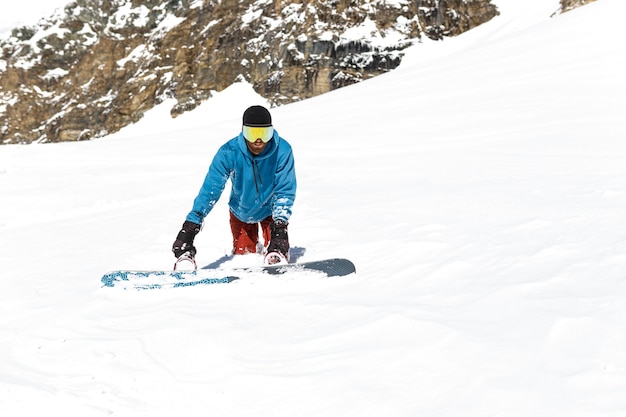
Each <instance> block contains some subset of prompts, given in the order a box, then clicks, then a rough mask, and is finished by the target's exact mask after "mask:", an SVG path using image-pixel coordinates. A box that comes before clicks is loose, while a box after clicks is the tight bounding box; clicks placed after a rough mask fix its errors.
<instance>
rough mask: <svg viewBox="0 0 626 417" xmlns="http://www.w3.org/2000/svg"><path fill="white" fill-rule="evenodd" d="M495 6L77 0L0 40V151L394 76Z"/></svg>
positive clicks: (476, 0) (436, 0) (462, 1)
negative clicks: (154, 116) (167, 111)
mask: <svg viewBox="0 0 626 417" xmlns="http://www.w3.org/2000/svg"><path fill="white" fill-rule="evenodd" d="M497 14H498V12H497V10H496V8H495V6H494V5H492V4H491V2H490V0H417V1H415V0H394V1H389V0H318V1H310V0H300V1H286V0H239V1H236V2H235V1H220V0H204V1H202V0H169V1H163V0H142V1H139V0H76V1H74V2H73V3H70V4H69V5H68V6H66V7H65V9H64V10H62V11H59V12H58V13H57V15H55V16H53V17H51V18H48V19H43V20H41V21H40V22H39V24H38V25H37V26H35V27H22V28H17V29H15V30H13V32H12V34H11V36H10V37H8V38H5V39H3V40H0V47H1V48H2V56H1V57H0V143H20V142H33V141H40V142H57V141H72V140H87V139H91V138H94V137H101V136H104V135H107V134H109V133H112V132H115V131H118V130H119V129H121V128H122V127H124V126H126V125H128V124H130V123H133V122H136V121H138V120H139V119H141V117H142V116H143V114H144V112H145V111H147V110H149V109H151V108H152V107H154V106H155V105H157V104H159V103H161V102H162V101H163V100H165V99H166V98H174V99H175V100H176V102H177V104H176V105H175V106H174V107H173V108H172V109H171V113H172V115H173V116H174V117H175V116H176V115H179V114H181V113H183V112H185V111H189V110H192V109H193V108H195V107H196V106H197V105H198V104H200V103H201V102H202V101H204V100H206V99H208V98H210V97H211V94H212V92H215V91H221V90H223V89H224V88H226V87H228V86H229V85H231V84H232V83H234V82H238V81H242V80H245V81H247V82H249V83H250V84H252V85H253V87H254V89H255V90H256V91H257V92H258V93H259V94H261V95H262V96H264V97H266V98H268V99H269V100H270V102H272V103H273V104H275V105H280V104H283V103H289V102H293V101H298V100H302V99H306V98H309V97H313V96H316V95H319V94H323V93H326V92H328V91H331V90H333V89H336V88H341V87H343V86H346V85H349V84H354V83H356V82H360V81H362V80H365V79H367V78H370V77H373V76H376V75H379V74H382V73H385V72H387V71H390V70H392V69H394V68H396V67H398V66H399V65H400V63H401V60H402V56H403V52H402V51H403V49H405V48H406V47H408V46H409V45H411V44H412V42H416V41H417V42H419V41H420V40H421V39H422V38H423V37H427V38H430V39H434V40H441V39H443V38H444V37H446V36H455V35H458V34H460V33H462V32H464V31H467V30H469V29H471V28H473V27H475V26H477V25H479V24H481V23H483V22H486V21H488V20H490V19H491V18H493V17H494V16H496V15H497Z"/></svg>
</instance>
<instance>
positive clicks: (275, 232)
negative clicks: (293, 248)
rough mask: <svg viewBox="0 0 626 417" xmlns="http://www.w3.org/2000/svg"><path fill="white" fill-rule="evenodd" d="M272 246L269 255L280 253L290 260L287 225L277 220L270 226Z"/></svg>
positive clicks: (270, 245) (268, 249)
mask: <svg viewBox="0 0 626 417" xmlns="http://www.w3.org/2000/svg"><path fill="white" fill-rule="evenodd" d="M270 233H271V236H270V244H269V246H268V247H267V253H272V252H279V253H281V254H282V255H284V256H285V258H287V259H289V236H288V235H287V223H286V222H284V221H282V220H276V221H274V222H272V223H271V224H270Z"/></svg>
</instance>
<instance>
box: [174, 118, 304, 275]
mask: <svg viewBox="0 0 626 417" xmlns="http://www.w3.org/2000/svg"><path fill="white" fill-rule="evenodd" d="M228 179H230V180H231V185H232V190H231V193H230V200H229V203H228V206H229V208H230V228H231V231H232V234H233V254H235V255H240V254H246V253H256V252H257V250H258V249H261V246H260V245H259V224H260V226H261V234H262V236H263V244H264V245H263V251H264V253H265V258H264V263H266V264H275V263H280V262H287V261H288V260H289V237H288V233H287V226H288V223H289V218H290V216H291V211H292V206H293V203H294V199H295V196H296V174H295V167H294V159H293V153H292V149H291V145H289V143H288V142H287V141H286V140H285V139H283V138H282V137H280V136H279V135H278V132H276V130H274V128H273V126H272V116H271V115H270V112H269V111H268V110H267V109H266V108H265V107H263V106H251V107H249V108H248V109H246V111H245V112H244V113H243V127H242V130H241V133H239V135H238V136H237V137H235V138H233V139H231V140H229V141H228V142H226V143H225V144H224V145H222V147H221V148H220V149H219V150H218V151H217V153H216V155H215V157H214V158H213V162H212V163H211V165H210V167H209V171H208V173H207V175H206V177H205V179H204V183H203V184H202V187H201V188H200V192H199V193H198V196H197V197H196V198H195V200H194V202H193V208H192V209H191V212H190V213H189V214H188V215H187V218H186V220H185V222H184V223H183V227H182V229H181V230H180V232H178V235H177V236H176V241H175V242H174V244H173V245H172V252H174V255H175V256H176V258H178V259H181V258H188V259H191V260H192V261H193V259H194V257H195V255H196V248H195V247H194V245H193V240H194V238H195V236H196V235H197V234H198V232H199V231H200V230H201V229H202V224H203V221H204V218H205V217H206V215H207V214H208V213H209V212H210V211H211V209H212V208H213V206H214V205H215V203H217V201H218V200H219V198H220V196H221V195H222V192H223V191H224V187H225V186H226V182H227V181H228ZM194 263H195V262H194Z"/></svg>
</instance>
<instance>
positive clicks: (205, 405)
mask: <svg viewBox="0 0 626 417" xmlns="http://www.w3.org/2000/svg"><path fill="white" fill-rule="evenodd" d="M516 3H517V4H516ZM520 3H523V4H524V5H527V7H528V10H522V11H520V10H519V7H518V6H517V5H518V4H520ZM540 3H541V4H540ZM543 3H546V2H544V1H541V2H540V1H538V0H532V1H527V2H517V1H515V0H499V1H496V4H498V6H501V9H502V10H503V13H502V15H501V16H500V17H497V18H495V19H494V20H493V21H491V22H489V23H487V24H485V25H483V26H481V27H479V28H476V29H475V30H472V31H470V32H468V33H466V34H464V35H462V36H460V37H458V38H455V39H450V40H446V41H444V42H431V43H427V42H425V43H423V44H417V45H415V46H413V47H411V48H410V49H408V50H407V51H406V52H407V54H408V56H407V57H406V59H405V60H404V61H403V64H402V65H401V66H400V68H398V69H397V70H394V71H393V72H390V73H388V74H386V75H383V76H379V77H376V78H374V79H371V80H368V81H366V82H363V83H360V84H357V85H353V86H350V87H346V88H343V89H340V90H337V91H334V92H331V93H328V94H325V95H322V96H319V97H316V98H313V99H309V100H306V101H302V102H299V103H295V104H291V105H287V106H283V107H280V108H275V109H273V110H272V115H273V119H274V122H275V126H276V129H277V130H278V131H279V132H280V134H281V135H282V136H284V137H285V138H287V139H288V140H289V141H290V143H291V144H292V146H293V148H294V152H295V157H296V164H297V170H298V180H299V191H298V197H297V200H296V206H295V207H294V215H293V217H292V221H291V225H290V236H291V243H292V246H294V247H297V248H299V250H300V251H304V254H303V255H302V257H301V260H303V261H304V260H315V259H323V258H328V257H347V258H349V259H351V260H353V261H354V263H355V264H356V267H357V273H356V274H354V275H351V276H348V277H341V278H338V277H335V278H332V279H324V278H320V277H318V276H303V277H288V276H287V277H285V276H283V277H280V276H279V277H275V276H268V277H267V279H254V280H244V279H242V280H239V281H236V282H233V283H231V284H227V285H214V286H205V287H192V288H178V289H167V290H152V291H143V292H136V291H123V290H117V289H116V288H113V289H111V288H101V287H100V282H99V280H100V277H101V276H102V274H104V273H105V272H107V271H110V270H113V269H120V268H129V269H145V268H171V266H172V263H173V260H174V258H173V256H172V254H171V252H170V247H171V243H172V241H173V240H174V237H175V236H176V233H177V232H178V230H179V228H180V225H181V224H182V222H183V220H184V217H185V215H186V214H187V212H188V211H189V209H190V208H191V204H192V201H193V198H194V197H195V195H196V192H197V191H198V189H199V187H200V184H201V182H202V180H203V178H204V175H205V173H206V169H207V167H208V164H209V162H210V160H211V158H212V156H213V154H214V152H215V151H216V150H217V148H218V147H219V146H221V144H222V143H224V142H225V141H226V140H227V139H229V138H231V137H232V136H234V135H235V134H237V132H238V129H239V127H240V123H241V114H242V113H243V110H244V109H245V108H246V107H247V106H249V105H252V104H264V102H263V100H262V99H261V98H260V97H259V96H257V95H256V94H255V93H254V92H253V91H252V89H251V87H250V86H249V85H246V84H243V83H241V84H235V85H233V86H231V87H230V88H229V89H227V90H225V91H222V92H220V93H215V95H214V97H213V98H212V99H211V100H209V101H207V102H206V103H204V104H203V105H202V106H200V107H198V108H197V109H196V110H194V111H193V112H192V113H189V114H184V115H182V116H180V117H178V118H176V119H171V118H170V117H169V109H170V108H171V104H172V103H169V102H165V103H163V105H162V106H160V107H159V108H157V109H155V110H153V111H152V112H150V113H149V114H148V115H147V116H146V117H145V118H144V119H143V120H142V121H141V122H140V123H138V124H136V125H134V126H131V127H129V128H127V129H124V130H122V131H121V132H119V133H118V134H115V135H112V136H110V137H107V138H104V139H99V140H94V141H89V142H80V143H62V144H50V145H30V146H18V145H11V146H2V147H0V195H1V196H2V198H1V201H2V202H1V203H0V245H1V246H0V264H1V265H2V277H1V279H0V410H2V413H3V415H7V416H9V415H10V416H12V417H16V416H17V417H19V416H33V415H39V414H43V413H52V414H55V415H56V414H61V413H62V414H63V415H81V416H105V415H113V416H133V417H136V416H151V417H158V416H171V415H174V414H175V415H181V416H200V415H202V416H205V415H211V416H238V417H245V416H268V415H271V416H276V417H280V416H293V415H299V416H349V415H353V416H359V417H366V416H376V417H378V416H394V417H397V416H417V415H419V416H431V417H433V416H464V417H474V416H476V417H479V416H480V417H482V416H507V417H516V416H519V417H528V416H533V417H536V416H550V417H553V416H568V417H591V416H593V417H597V416H603V417H604V416H606V417H609V416H610V417H618V416H624V415H626V396H624V392H626V303H625V302H624V301H625V299H626V279H625V278H626V277H625V273H624V271H625V267H624V265H625V264H626V229H625V228H624V226H623V225H624V224H626V210H624V207H626V190H625V189H624V184H625V183H626V164H624V160H625V159H626V143H624V140H623V139H624V137H626V119H624V109H626V102H625V101H626V81H625V79H624V77H623V74H624V73H626V54H624V53H623V52H624V51H623V49H624V48H623V45H622V42H621V39H622V34H621V29H620V28H621V25H620V19H621V16H623V15H624V13H625V12H626V3H624V2H623V1H620V0H601V1H597V2H594V3H591V4H589V5H587V6H584V7H582V8H579V9H576V10H574V11H572V12H568V13H566V14H563V15H559V16H556V17H555V18H552V19H549V16H548V17H547V16H546V14H545V13H550V14H551V13H553V12H554V11H555V10H556V9H557V7H558V4H557V2H554V5H552V6H551V7H547V6H546V5H545V4H543ZM507 10H509V11H511V13H517V12H518V11H519V12H520V14H519V18H516V16H517V15H515V14H508V13H507V12H506V11H507ZM537 10H539V11H541V13H536V12H537ZM533 21H534V23H533ZM225 200H226V196H224V197H223V199H222V200H221V201H220V203H219V204H218V206H217V207H216V208H215V210H214V211H213V212H212V213H211V214H210V215H209V216H208V218H207V221H206V224H205V227H204V230H203V231H202V232H201V234H200V235H198V237H197V239H196V243H197V247H198V250H199V253H198V262H199V264H200V265H207V264H210V263H213V262H215V261H217V260H219V259H220V258H222V257H223V256H224V255H225V254H227V253H228V251H229V244H230V232H229V227H228V220H227V219H228V213H227V207H226V201H225ZM256 260H257V258H256V257H254V256H248V257H247V258H243V259H241V260H239V262H255V261H256Z"/></svg>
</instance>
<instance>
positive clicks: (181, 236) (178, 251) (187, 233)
mask: <svg viewBox="0 0 626 417" xmlns="http://www.w3.org/2000/svg"><path fill="white" fill-rule="evenodd" d="M199 231H200V225H199V224H195V223H192V222H190V221H188V220H185V223H183V228H182V229H180V232H178V236H176V240H175V241H174V244H173V245H172V252H174V256H176V257H177V258H179V257H180V255H182V254H183V253H185V252H189V254H190V255H191V257H192V258H193V257H194V256H196V248H195V247H194V246H193V239H194V238H195V237H196V235H197V234H198V232H199Z"/></svg>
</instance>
